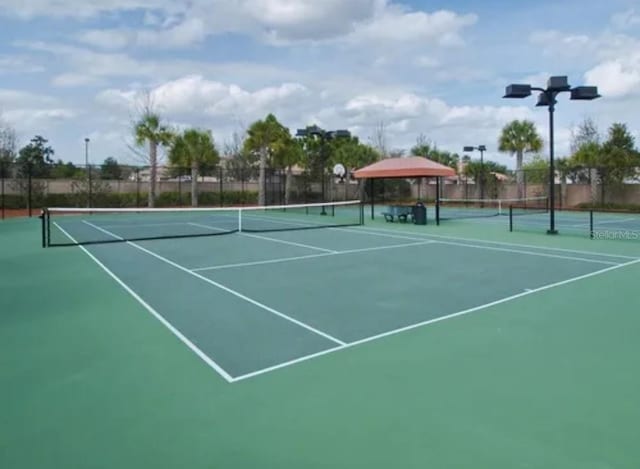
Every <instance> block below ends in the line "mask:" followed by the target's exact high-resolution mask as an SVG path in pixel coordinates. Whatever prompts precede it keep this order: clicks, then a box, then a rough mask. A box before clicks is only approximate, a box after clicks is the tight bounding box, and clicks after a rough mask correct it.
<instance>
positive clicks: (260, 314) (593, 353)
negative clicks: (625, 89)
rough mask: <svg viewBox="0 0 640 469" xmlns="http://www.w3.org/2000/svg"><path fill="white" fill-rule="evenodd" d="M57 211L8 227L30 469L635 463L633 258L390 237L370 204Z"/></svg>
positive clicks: (505, 241) (522, 240)
mask: <svg viewBox="0 0 640 469" xmlns="http://www.w3.org/2000/svg"><path fill="white" fill-rule="evenodd" d="M319 210H322V213H320V211H319ZM50 215H51V216H50V219H48V220H43V224H44V225H45V232H44V237H43V236H42V234H41V233H40V222H39V221H36V220H30V221H28V222H27V221H21V222H18V221H16V222H9V223H8V224H6V225H5V229H6V230H7V231H6V232H5V236H6V239H7V241H6V242H5V243H4V246H5V249H3V257H4V259H5V261H6V262H7V264H6V265H9V266H11V268H10V269H9V270H11V271H12V272H14V275H10V274H9V273H8V272H3V277H4V278H5V280H7V279H10V278H11V279H14V280H13V281H12V282H9V284H8V287H5V288H7V290H5V293H6V292H9V293H10V297H7V296H6V295H3V296H4V297H5V301H7V298H8V302H7V306H8V307H11V311H12V312H11V314H9V315H5V318H4V319H5V327H4V328H3V329H4V331H5V334H3V335H4V337H3V339H5V340H4V341H3V343H4V345H3V348H4V351H5V352H9V353H10V354H11V356H12V357H13V360H15V361H8V362H7V361H6V359H5V366H6V367H7V368H6V369H8V370H9V373H8V375H7V376H6V380H5V381H6V382H5V383H3V384H5V385H8V386H9V389H10V393H11V395H12V396H14V398H15V399H17V400H18V401H19V402H22V403H24V404H28V405H30V406H32V407H30V409H31V411H30V412H33V413H30V417H24V415H23V414H21V413H20V411H19V410H18V409H17V408H13V409H8V412H9V420H10V421H11V422H12V423H13V425H12V426H13V431H12V432H10V434H9V432H8V433H6V434H5V435H3V440H4V441H9V442H10V444H9V445H8V446H7V445H6V444H5V446H4V451H5V454H6V457H7V458H8V461H9V462H16V461H18V460H21V459H20V458H24V461H27V462H26V463H24V464H21V465H20V467H37V466H38V463H42V462H43V461H44V460H46V459H47V458H53V459H54V460H55V461H56V463H62V462H66V463H70V462H71V461H74V460H76V458H77V457H90V456H88V455H90V454H93V455H94V457H96V458H99V459H100V461H96V460H95V459H93V460H92V461H93V462H95V464H88V465H87V467H89V466H91V467H114V466H115V465H116V464H120V467H123V464H122V463H123V461H124V460H125V459H126V460H128V461H131V459H134V460H136V461H138V463H139V464H138V465H137V467H140V465H143V466H144V465H145V464H154V465H156V467H171V466H172V465H173V464H175V463H177V461H179V460H180V461H182V462H184V461H188V462H189V464H188V465H189V466H190V467H255V466H256V465H260V466H261V467H301V466H303V467H338V466H340V467H388V466H389V465H390V464H394V463H395V465H397V466H402V467H424V463H425V461H432V462H433V463H434V466H433V467H470V466H468V464H472V465H473V466H474V467H507V466H509V467H631V466H629V465H627V463H628V462H629V461H634V460H637V456H639V454H638V452H637V451H638V450H637V448H636V446H635V443H632V441H635V438H633V436H632V435H633V434H634V433H635V425H636V424H635V423H634V422H637V418H638V417H640V415H639V413H638V412H640V411H639V410H638V409H639V408H640V406H638V405H637V404H638V403H639V402H640V401H638V398H637V396H638V395H640V394H638V391H640V379H639V378H638V377H637V373H635V372H634V371H633V370H634V369H635V366H636V365H637V363H636V359H635V358H634V357H637V352H638V348H637V341H636V340H635V337H636V333H637V331H638V330H640V319H638V317H637V314H636V313H637V311H638V310H640V300H639V299H638V296H637V295H636V294H635V293H634V292H635V288H636V283H637V282H636V281H635V280H632V278H633V279H637V278H638V273H640V248H639V246H638V244H636V243H622V242H617V241H599V240H586V239H580V238H568V237H554V238H549V237H542V236H536V235H533V234H530V233H508V231H507V230H505V229H504V225H501V226H500V227H499V228H498V226H497V224H494V223H493V222H488V223H486V224H485V225H484V226H483V225H481V224H479V223H477V221H473V222H471V223H466V222H464V221H458V222H456V223H452V224H451V226H447V225H446V223H445V224H443V225H441V226H439V227H437V226H435V225H433V224H429V225H427V226H414V225H410V224H407V225H398V224H386V223H384V221H370V220H366V221H365V219H364V217H363V212H362V207H361V206H360V205H358V204H336V205H330V204H327V205H323V206H304V207H302V206H301V207H299V208H287V209H282V210H278V209H273V210H260V211H252V210H245V211H243V210H241V209H229V210H224V211H223V210H207V209H203V210H201V211H194V210H184V211H183V210H180V211H176V210H166V211H163V210H156V211H144V210H135V211H133V210H132V211H120V212H118V211H114V210H108V211H105V212H100V211H99V210H95V209H94V210H92V211H81V210H76V211H67V213H53V212H52V213H51V214H50ZM538 216H540V217H541V219H544V218H542V217H543V215H535V217H538ZM527 218H530V217H527ZM495 219H496V218H487V220H495ZM498 219H502V217H498ZM502 223H504V219H502ZM221 234H224V235H225V236H220V235H221ZM471 234H473V235H471ZM40 241H44V242H45V244H48V245H51V246H55V245H62V246H59V247H52V248H49V249H42V248H41V247H40ZM8 243H15V244H14V247H12V248H11V249H6V247H7V246H8ZM65 245H66V246H65ZM76 245H79V247H78V246H76ZM18 254H20V257H18ZM16 272H31V274H30V275H31V278H30V280H29V281H27V280H26V279H21V280H19V281H18V280H16V278H20V277H16V276H15V274H16ZM39 279H40V280H39ZM4 285H7V283H6V282H5V283H4ZM8 288H10V289H11V290H8ZM28 292H30V293H28ZM36 311H37V312H36ZM26 313H30V314H32V315H34V316H33V317H30V318H28V319H27V318H26V317H25V314H26ZM146 313H149V314H146ZM38 321H41V322H40V323H38ZM8 331H11V333H9V332H8ZM634 331H635V332H634ZM17 350H24V351H23V352H20V354H18V352H17ZM23 354H24V355H23ZM4 356H5V357H6V356H7V355H6V353H5V355H4ZM45 370H46V371H45ZM31 374H34V376H30V375H31ZM28 376H30V377H28ZM25 380H26V381H25ZM27 383H31V385H30V386H27ZM34 388H35V389H34ZM38 388H39V389H38ZM38 396H39V398H40V399H42V398H45V400H46V402H42V401H41V400H39V399H38ZM72 396H73V397H72ZM74 401H75V402H74ZM73 408H76V409H80V410H79V411H78V415H76V414H75V413H74V412H73V411H71V409H73ZM88 409H92V410H88ZM65 414H66V415H67V417H66V419H65V420H64V422H61V421H60V420H59V418H60V416H61V415H65ZM20 415H22V418H20ZM43 422H47V423H46V424H44V423H43ZM613 422H616V424H615V425H614V424H613ZM43 425H44V427H43ZM36 429H37V430H36ZM83 429H84V430H86V431H88V434H83V431H84V430H83ZM117 429H119V430H117ZM52 432H53V433H52ZM120 432H122V433H120ZM54 434H55V437H54V436H53V435H54ZM38 435H41V436H40V437H38ZM42 435H46V436H44V438H47V441H46V442H42V444H43V446H42V447H41V449H40V450H38V451H35V452H33V453H32V454H27V455H25V454H24V450H25V449H26V448H27V447H28V446H29V441H30V438H36V439H38V441H40V442H41V440H40V438H41V437H42ZM561 435H562V436H561ZM7 438H8V439H7ZM126 438H129V439H130V442H129V443H126V442H125V439H126ZM136 438H138V440H137V441H136ZM156 440H157V441H156ZM595 440H597V441H598V444H599V445H600V446H594V444H593V442H594V441H595ZM31 441H33V440H31ZM71 441H73V442H74V443H73V445H72V444H71ZM154 441H156V442H155V443H152V442H154ZM69 445H71V446H69ZM106 445H108V446H110V447H114V446H115V447H116V448H117V451H114V452H112V453H111V452H109V454H107V455H100V456H98V455H96V454H95V453H94V452H97V451H99V448H103V447H104V446H106ZM150 446H151V447H153V448H154V450H152V449H151V448H150ZM158 446H163V448H158ZM72 447H73V448H74V449H71V448H72ZM170 448H171V450H170ZM156 449H157V451H156ZM16 450H18V451H16ZM79 455H82V456H79ZM121 458H123V459H121ZM596 461H600V462H602V463H603V464H604V463H605V462H606V463H607V464H608V465H601V466H598V465H597V464H596ZM518 462H520V463H522V464H521V466H518ZM124 466H127V464H124ZM7 467H18V465H15V464H14V465H10V466H7Z"/></svg>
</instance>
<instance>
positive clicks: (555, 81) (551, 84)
mask: <svg viewBox="0 0 640 469" xmlns="http://www.w3.org/2000/svg"><path fill="white" fill-rule="evenodd" d="M547 89H548V90H549V91H555V92H558V93H560V92H563V91H569V90H571V86H570V85H569V79H568V78H567V77H566V76H556V77H550V78H549V80H547Z"/></svg>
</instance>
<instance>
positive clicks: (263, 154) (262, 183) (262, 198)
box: [258, 147, 267, 206]
mask: <svg viewBox="0 0 640 469" xmlns="http://www.w3.org/2000/svg"><path fill="white" fill-rule="evenodd" d="M266 166H267V148H266V147H263V148H261V149H260V175H259V178H258V205H260V206H264V205H266V202H267V197H266V190H265V189H266V180H265V179H266Z"/></svg>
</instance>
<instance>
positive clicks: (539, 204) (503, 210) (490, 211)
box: [439, 197, 549, 220]
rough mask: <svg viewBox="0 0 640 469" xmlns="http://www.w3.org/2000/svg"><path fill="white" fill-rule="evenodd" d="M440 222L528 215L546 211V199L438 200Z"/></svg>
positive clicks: (547, 200)
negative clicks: (510, 213)
mask: <svg viewBox="0 0 640 469" xmlns="http://www.w3.org/2000/svg"><path fill="white" fill-rule="evenodd" d="M439 205H440V207H439V216H440V220H452V219H461V218H479V217H496V216H500V215H506V216H508V215H509V210H511V211H512V213H513V214H514V215H528V214H534V213H544V212H546V211H548V208H549V199H548V197H528V198H521V199H440V200H439Z"/></svg>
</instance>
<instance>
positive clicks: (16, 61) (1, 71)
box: [0, 55, 45, 75]
mask: <svg viewBox="0 0 640 469" xmlns="http://www.w3.org/2000/svg"><path fill="white" fill-rule="evenodd" d="M44 70H45V69H44V67H43V66H42V65H38V64H36V63H35V62H34V61H33V60H32V59H30V58H28V57H24V56H20V55H0V75H9V74H22V73H38V72H43V71H44Z"/></svg>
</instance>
